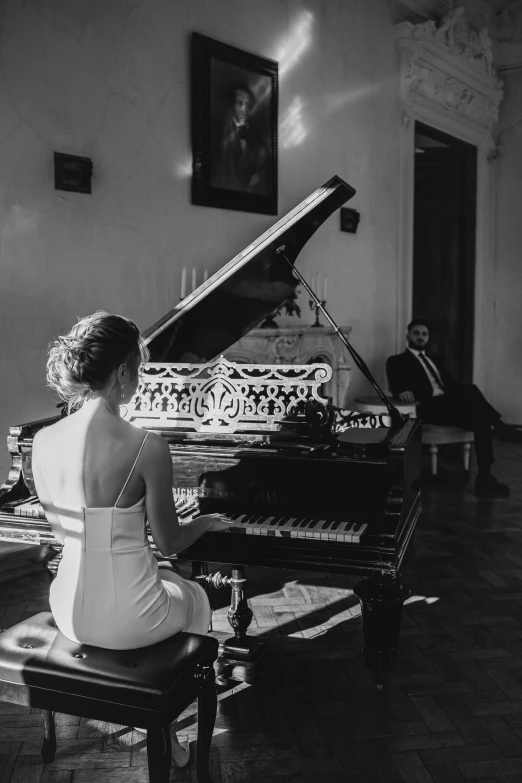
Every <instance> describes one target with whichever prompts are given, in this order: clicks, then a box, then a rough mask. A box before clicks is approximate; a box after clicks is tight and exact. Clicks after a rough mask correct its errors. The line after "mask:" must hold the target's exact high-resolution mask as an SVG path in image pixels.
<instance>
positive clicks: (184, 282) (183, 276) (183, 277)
mask: <svg viewBox="0 0 522 783" xmlns="http://www.w3.org/2000/svg"><path fill="white" fill-rule="evenodd" d="M179 295H180V298H181V299H184V298H185V297H186V295H187V267H186V266H184V267H183V269H182V270H181V291H180V294H179Z"/></svg>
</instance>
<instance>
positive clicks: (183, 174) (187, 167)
mask: <svg viewBox="0 0 522 783" xmlns="http://www.w3.org/2000/svg"><path fill="white" fill-rule="evenodd" d="M173 168H174V176H176V177H178V179H188V178H189V177H191V176H192V158H191V157H190V156H189V155H187V157H186V158H184V159H183V160H180V161H179V163H175V164H174V167H173Z"/></svg>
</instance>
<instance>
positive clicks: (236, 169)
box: [192, 33, 277, 214]
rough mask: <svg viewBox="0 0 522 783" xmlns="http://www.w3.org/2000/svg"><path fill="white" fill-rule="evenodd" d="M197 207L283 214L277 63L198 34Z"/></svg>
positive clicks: (195, 48)
mask: <svg viewBox="0 0 522 783" xmlns="http://www.w3.org/2000/svg"><path fill="white" fill-rule="evenodd" d="M192 43H193V58H192V65H193V106H192V123H193V127H192V146H193V181H192V201H193V203H194V204H204V205H206V206H218V207H224V208H227V209H240V210H245V211H250V212H266V213H267V214H276V213H277V63H274V62H273V61H272V60H267V59H266V58H261V57H258V56H257V55H253V54H249V53H247V52H243V51H241V50H240V49H235V48H234V47H231V46H228V45H226V44H222V43H220V42H218V41H213V40H212V39H210V38H206V37H205V36H201V35H198V34H197V33H195V34H194V35H193V41H192Z"/></svg>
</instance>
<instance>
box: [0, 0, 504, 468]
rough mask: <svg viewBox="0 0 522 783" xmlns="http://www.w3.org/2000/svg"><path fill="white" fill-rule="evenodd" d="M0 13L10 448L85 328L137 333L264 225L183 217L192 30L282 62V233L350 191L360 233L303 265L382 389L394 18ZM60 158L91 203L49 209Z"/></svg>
mask: <svg viewBox="0 0 522 783" xmlns="http://www.w3.org/2000/svg"><path fill="white" fill-rule="evenodd" d="M0 9H1V11H0V13H1V16H0V22H1V38H0V53H1V54H0V105H1V107H2V110H1V112H0V171H1V177H0V239H1V245H0V253H1V255H0V266H1V286H0V334H1V335H2V349H1V350H2V361H1V362H0V389H1V390H2V391H1V395H2V404H1V406H0V438H1V442H4V443H5V441H4V437H5V435H6V434H7V431H8V426H9V424H13V423H18V422H21V421H27V420H32V419H36V418H39V417H43V416H47V415H52V414H53V413H54V412H55V407H54V406H55V400H53V398H52V397H51V395H50V394H49V392H47V391H46V388H45V378H44V376H45V358H46V346H47V344H48V342H49V341H50V340H51V339H52V338H54V337H55V336H56V335H58V334H61V333H63V332H64V331H66V330H67V329H69V328H70V326H71V325H72V324H73V323H74V322H75V320H76V318H77V316H82V315H86V314H88V313H90V312H92V311H94V310H96V309H98V308H106V309H108V310H110V311H114V312H121V313H124V314H126V315H128V316H130V317H131V318H134V319H135V320H136V322H137V323H138V325H139V326H140V328H145V327H147V326H149V325H150V324H152V323H153V322H154V321H155V320H156V319H157V318H158V317H160V316H161V315H162V314H163V313H165V312H166V311H167V310H169V309H171V307H172V306H173V304H175V303H176V302H177V301H178V297H179V290H180V277H181V268H182V266H184V265H185V266H188V267H191V266H193V265H194V266H196V268H197V270H198V278H199V279H201V276H202V274H203V270H204V269H207V270H208V271H209V273H211V274H212V273H213V272H215V271H216V270H218V269H219V268H220V267H221V266H222V265H223V264H224V263H225V262H226V261H228V260H229V259H230V258H231V257H232V256H233V255H235V254H236V253H237V252H239V251H240V250H241V249H242V248H243V247H244V246H245V245H247V244H248V243H249V242H250V241H252V240H253V239H254V238H255V237H256V236H258V235H259V234H260V233H261V232H263V231H264V230H265V229H266V228H267V227H269V226H270V225H271V224H272V222H273V221H274V220H275V218H274V219H273V218H271V217H268V216H266V215H255V214H249V213H246V212H233V211H226V210H220V209H215V208H206V207H197V206H192V205H191V204H190V166H191V149H190V135H189V133H190V128H189V110H190V95H189V76H190V74H189V39H190V33H191V32H192V31H199V32H201V33H204V34H206V35H208V36H210V37H213V38H217V39H219V40H222V41H225V42H227V43H229V44H232V45H235V46H238V47H240V48H243V49H246V50H249V51H252V52H254V53H256V54H260V55H264V56H268V57H272V58H274V59H276V60H278V62H279V67H280V103H279V145H280V148H279V183H280V184H279V215H283V214H284V213H285V212H287V211H288V210H289V209H291V208H292V207H293V206H295V204H297V203H298V202H299V201H300V200H301V199H303V198H304V197H306V196H307V195H308V194H309V193H310V192H311V191H313V190H314V189H315V188H316V187H317V186H318V185H320V184H321V183H323V182H324V181H325V180H326V179H328V178H329V177H330V176H332V175H333V174H338V175H340V176H341V177H343V178H345V179H346V180H347V181H348V182H350V183H351V184H352V185H354V186H355V187H356V189H357V195H356V197H355V198H354V199H353V201H352V205H353V206H354V207H355V208H357V209H358V210H359V211H360V213H361V216H362V217H361V222H360V224H359V229H358V232H357V234H356V235H351V234H346V233H341V232H340V231H339V217H338V215H337V214H336V215H334V216H333V217H332V218H330V219H329V220H328V221H327V222H326V223H325V224H324V225H323V226H322V227H321V229H320V230H319V231H318V232H317V234H316V235H315V236H314V237H313V238H312V240H311V241H310V242H309V243H308V244H307V246H306V247H305V249H304V250H303V253H302V255H301V259H300V265H301V268H302V269H303V270H304V271H305V273H306V274H307V276H310V275H311V274H312V272H320V273H323V272H325V273H327V275H328V280H329V297H328V299H329V301H328V307H329V308H330V310H331V312H332V314H333V316H334V317H335V319H336V320H337V321H338V322H339V323H340V325H350V326H352V328H353V331H352V337H353V342H354V345H355V346H356V347H357V349H358V350H359V351H360V353H361V354H362V355H363V356H364V357H365V358H366V360H367V362H368V364H369V365H370V367H371V368H372V369H373V370H374V371H375V372H376V375H377V377H378V379H379V380H380V381H381V382H383V380H384V360H385V358H386V356H387V355H388V354H389V353H391V352H393V351H394V349H395V318H396V277H397V226H398V203H397V201H398V200H397V183H398V175H399V132H398V129H399V127H400V125H399V123H400V117H399V99H398V90H399V78H398V55H397V52H396V48H395V37H394V33H393V22H394V21H395V19H393V18H392V14H393V3H392V2H389V1H388V0H372V2H368V0H350V2H349V3H347V2H345V1H344V0H307V2H300V0H265V2H264V3H259V2H257V0H241V2H240V1H239V0H219V2H216V1H215V0H198V2H194V1H193V0H176V2H172V0H147V1H146V2H133V1H132V0H111V2H106V0H92V1H91V2H89V3H85V2H84V0H24V1H23V2H21V0H3V1H2V2H1V3H0ZM54 151H60V152H69V153H73V154H79V155H86V156H89V157H90V158H92V160H93V162H94V177H93V193H92V195H80V194H76V193H65V192H61V191H56V190H54V181H53V152H54ZM519 230H520V229H519ZM301 305H302V310H303V316H302V321H303V322H304V323H307V324H309V323H311V320H312V314H311V312H310V311H309V309H308V303H307V302H306V301H305V300H302V301H301ZM290 322H291V323H292V324H296V323H297V321H296V319H291V320H290ZM352 378H353V385H352V389H353V395H354V396H355V395H356V394H357V393H361V392H363V391H368V387H367V385H366V383H365V382H364V381H362V380H361V378H360V376H359V373H358V371H357V370H354V371H353V372H352ZM1 442H0V479H1V480H2V481H3V480H4V478H5V476H6V475H7V470H8V466H9V465H8V458H7V452H6V450H5V447H3V446H2V445H1Z"/></svg>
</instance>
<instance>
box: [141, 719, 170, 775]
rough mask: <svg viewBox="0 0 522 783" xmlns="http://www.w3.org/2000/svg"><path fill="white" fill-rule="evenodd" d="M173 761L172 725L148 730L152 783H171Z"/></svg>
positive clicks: (166, 724)
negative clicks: (171, 764)
mask: <svg viewBox="0 0 522 783" xmlns="http://www.w3.org/2000/svg"><path fill="white" fill-rule="evenodd" d="M171 760H172V742H171V739H170V723H165V724H164V725H163V726H157V727H156V726H155V727H154V728H152V729H147V761H148V765H149V781H150V783H169V778H170V763H171Z"/></svg>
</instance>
